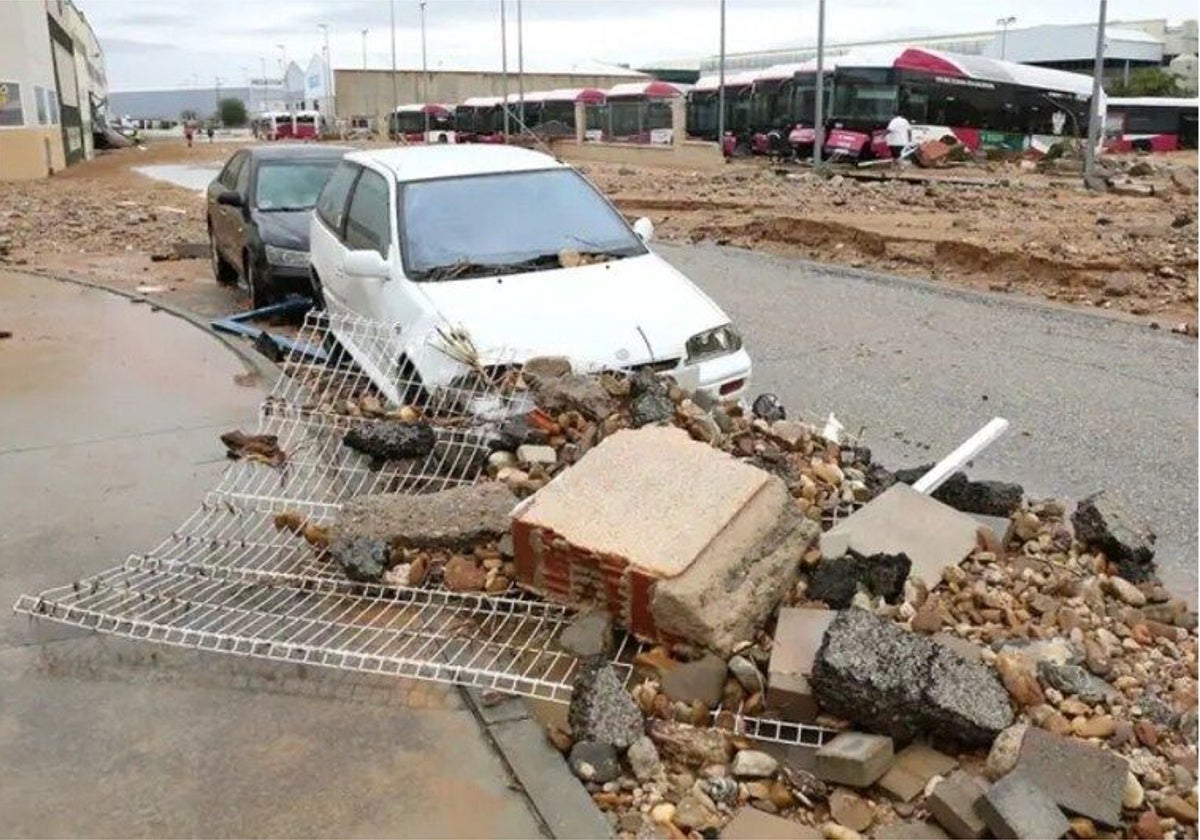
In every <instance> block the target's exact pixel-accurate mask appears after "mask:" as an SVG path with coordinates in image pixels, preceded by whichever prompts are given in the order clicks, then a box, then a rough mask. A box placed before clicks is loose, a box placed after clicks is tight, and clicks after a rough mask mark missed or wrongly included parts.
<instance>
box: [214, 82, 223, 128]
mask: <svg viewBox="0 0 1200 840" xmlns="http://www.w3.org/2000/svg"><path fill="white" fill-rule="evenodd" d="M215 80H216V83H217V87H216V91H215V95H214V96H213V101H214V102H216V104H217V110H216V112H215V113H214V115H213V116H215V117H216V118H217V119H218V120H220V119H221V77H220V76H217V77H215ZM222 122H224V121H222Z"/></svg>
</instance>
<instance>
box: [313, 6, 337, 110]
mask: <svg viewBox="0 0 1200 840" xmlns="http://www.w3.org/2000/svg"><path fill="white" fill-rule="evenodd" d="M317 26H318V27H320V29H321V31H322V32H324V33H325V72H324V73H322V74H321V76H322V78H321V84H322V86H323V87H324V88H325V103H324V104H323V105H322V107H321V116H323V117H324V116H328V118H329V119H330V120H332V119H333V118H334V113H333V66H332V64H331V63H330V60H329V24H327V23H318V24H317ZM330 127H331V128H332V126H330Z"/></svg>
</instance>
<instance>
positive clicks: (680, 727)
mask: <svg viewBox="0 0 1200 840" xmlns="http://www.w3.org/2000/svg"><path fill="white" fill-rule="evenodd" d="M647 734H649V736H650V740H652V741H654V743H655V744H656V745H657V746H658V752H659V755H661V756H662V757H663V759H665V760H666V761H677V762H679V763H681V764H685V765H687V766H689V767H707V766H709V765H710V764H725V763H727V762H728V761H729V758H730V756H731V755H732V753H733V747H732V745H731V744H730V742H729V736H728V735H727V734H726V733H725V732H724V731H723V730H720V729H709V728H707V727H696V726H690V725H688V724H686V723H678V722H676V721H673V720H660V719H658V718H655V719H654V720H651V721H650V725H649V729H648V731H647Z"/></svg>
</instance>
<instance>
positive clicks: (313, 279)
mask: <svg viewBox="0 0 1200 840" xmlns="http://www.w3.org/2000/svg"><path fill="white" fill-rule="evenodd" d="M308 288H309V292H310V295H309V296H310V297H311V298H312V305H313V309H317V310H319V311H322V312H324V311H325V289H324V288H323V287H322V286H321V276H320V275H319V274H317V272H315V271H313V270H312V269H311V268H310V269H309V270H308Z"/></svg>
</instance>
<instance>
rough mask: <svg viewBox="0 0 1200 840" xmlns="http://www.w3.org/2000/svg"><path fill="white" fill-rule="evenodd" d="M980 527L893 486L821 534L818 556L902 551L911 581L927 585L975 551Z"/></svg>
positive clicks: (938, 504) (905, 487)
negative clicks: (906, 557) (849, 552)
mask: <svg viewBox="0 0 1200 840" xmlns="http://www.w3.org/2000/svg"><path fill="white" fill-rule="evenodd" d="M978 528H979V523H978V522H976V520H975V518H974V517H973V516H970V515H968V514H965V513H960V512H959V511H957V510H955V509H954V508H952V507H950V506H949V505H944V504H942V503H941V502H939V501H937V500H935V499H932V498H930V497H929V496H926V495H924V494H922V493H918V492H917V491H916V490H914V489H912V488H911V487H909V486H908V485H907V484H894V485H892V486H891V487H889V488H888V489H887V490H885V491H884V492H883V493H881V494H880V495H878V496H876V497H875V498H874V499H872V500H871V501H870V502H868V503H867V504H866V505H864V506H863V507H861V508H859V509H858V510H856V511H855V512H854V513H852V514H851V515H850V516H848V517H846V518H845V519H843V520H842V521H841V522H839V523H838V524H837V525H835V526H833V528H831V529H829V530H828V531H826V532H825V533H824V534H823V535H822V536H821V554H822V556H823V557H825V558H827V559H832V558H837V557H842V556H844V555H845V554H846V552H848V551H849V550H850V549H854V551H856V552H858V553H859V554H861V555H862V556H864V557H870V556H873V555H876V554H900V553H904V554H906V555H907V556H908V558H909V560H911V561H912V570H911V571H910V573H909V574H910V576H911V577H919V578H921V579H922V580H924V581H925V583H926V584H927V585H929V586H930V587H933V586H936V585H937V584H938V583H939V582H940V581H941V579H942V572H943V571H944V570H945V569H946V568H947V567H949V566H954V565H957V564H958V563H960V562H961V561H962V559H963V558H964V557H966V556H967V555H968V554H970V553H971V551H972V550H973V549H974V548H975V543H976V539H977V537H976V531H977V530H978Z"/></svg>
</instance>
